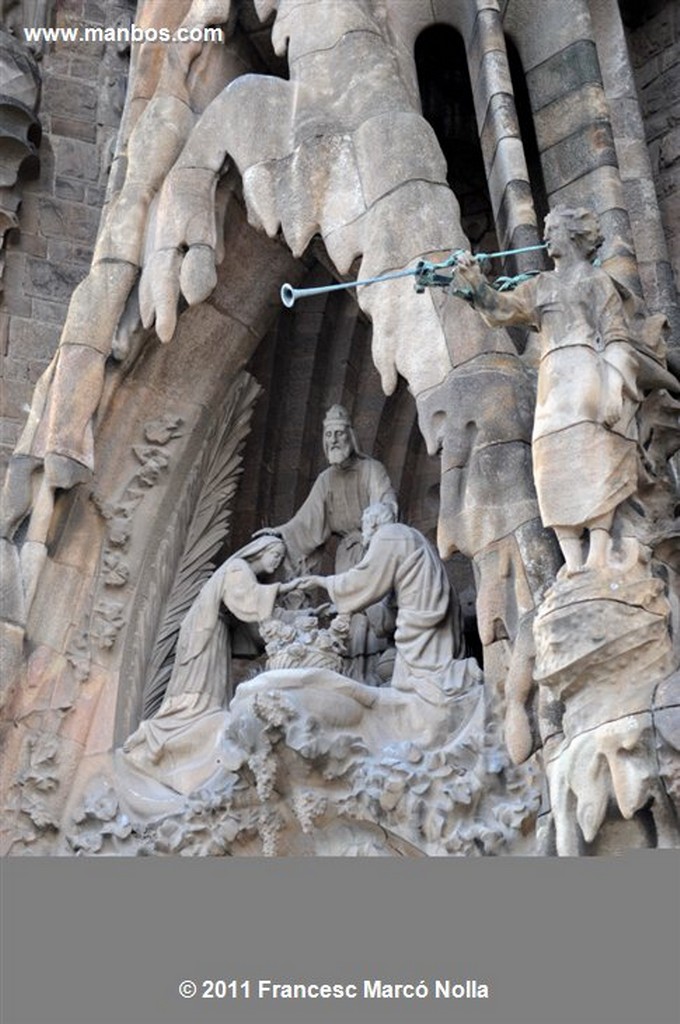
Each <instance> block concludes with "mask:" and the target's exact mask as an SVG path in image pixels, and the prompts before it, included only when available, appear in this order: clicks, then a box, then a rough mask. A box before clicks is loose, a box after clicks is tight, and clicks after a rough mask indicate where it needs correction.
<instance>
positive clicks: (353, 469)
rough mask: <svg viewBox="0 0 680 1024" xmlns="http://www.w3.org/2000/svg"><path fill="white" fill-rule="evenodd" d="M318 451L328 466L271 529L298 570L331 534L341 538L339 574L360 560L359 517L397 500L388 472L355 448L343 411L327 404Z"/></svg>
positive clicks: (337, 552) (338, 552)
mask: <svg viewBox="0 0 680 1024" xmlns="http://www.w3.org/2000/svg"><path fill="white" fill-rule="evenodd" d="M323 449H324V454H325V456H326V459H327V460H328V469H325V470H324V471H323V472H322V473H320V474H319V476H318V477H317V479H316V481H315V482H314V485H313V487H312V489H311V491H310V492H309V495H308V497H307V499H306V501H305V502H304V503H303V505H302V506H301V507H300V508H299V509H298V511H297V512H296V513H295V515H294V516H293V518H292V519H289V520H288V522H287V523H284V524H283V525H282V526H278V527H275V528H274V532H275V533H276V534H278V535H279V536H280V537H282V539H283V540H284V542H285V545H286V549H287V551H288V556H289V559H290V561H291V562H292V564H293V565H294V566H295V567H296V568H297V570H298V572H299V571H301V570H303V569H304V567H305V565H306V563H307V560H308V559H309V557H310V556H311V555H312V554H313V553H314V552H315V551H316V550H317V549H318V548H320V547H321V546H322V545H323V544H324V543H325V542H326V541H327V540H328V539H329V538H330V537H331V536H332V535H333V534H335V535H336V536H338V537H340V543H339V544H338V547H337V550H336V554H335V570H336V572H343V571H344V570H345V569H348V568H350V566H352V565H356V564H357V562H358V561H359V560H360V559H361V556H362V554H363V548H362V546H361V516H362V513H363V511H364V509H365V508H367V507H368V506H369V505H372V504H374V503H375V502H378V501H385V502H390V503H391V504H392V505H393V506H394V508H395V510H396V507H397V498H396V495H395V493H394V490H393V488H392V484H391V483H390V479H389V477H388V475H387V470H386V469H385V467H384V466H383V465H382V463H380V462H378V460H377V459H372V458H369V456H368V455H365V454H364V453H363V452H361V451H360V450H359V445H358V444H357V439H356V436H355V434H354V430H353V429H352V423H351V420H350V418H349V415H348V414H347V410H346V409H344V408H343V407H342V406H341V405H334V406H332V407H331V408H330V409H329V410H328V412H327V413H326V417H325V419H324V422H323Z"/></svg>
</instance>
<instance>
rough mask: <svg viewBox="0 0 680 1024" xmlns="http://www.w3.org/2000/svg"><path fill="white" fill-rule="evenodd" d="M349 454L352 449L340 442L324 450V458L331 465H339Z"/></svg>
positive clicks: (345, 460)
mask: <svg viewBox="0 0 680 1024" xmlns="http://www.w3.org/2000/svg"><path fill="white" fill-rule="evenodd" d="M351 456H352V449H351V447H350V445H348V444H341V445H337V446H335V447H333V448H328V450H327V452H326V458H327V459H328V463H329V465H331V466H341V465H342V464H343V462H347V460H348V459H349V458H351Z"/></svg>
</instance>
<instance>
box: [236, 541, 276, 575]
mask: <svg viewBox="0 0 680 1024" xmlns="http://www.w3.org/2000/svg"><path fill="white" fill-rule="evenodd" d="M235 557H237V558H243V559H245V561H246V562H249V563H250V567H251V568H252V570H253V572H254V573H255V574H256V575H259V574H260V573H263V574H267V575H269V574H271V573H273V572H276V570H277V569H278V568H279V566H280V565H281V563H282V562H283V560H284V558H285V557H286V545H285V544H284V543H283V541H282V540H281V538H280V537H275V536H273V535H272V534H265V535H264V536H262V537H258V538H257V539H256V540H253V541H251V542H250V544H246V546H245V547H244V548H241V550H240V551H237V552H236V555H235Z"/></svg>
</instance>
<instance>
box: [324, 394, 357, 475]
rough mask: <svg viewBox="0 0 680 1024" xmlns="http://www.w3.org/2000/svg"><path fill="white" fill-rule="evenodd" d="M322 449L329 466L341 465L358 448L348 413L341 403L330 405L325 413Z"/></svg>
mask: <svg viewBox="0 0 680 1024" xmlns="http://www.w3.org/2000/svg"><path fill="white" fill-rule="evenodd" d="M323 450H324V453H325V455H326V458H327V460H328V462H329V464H330V465H331V466H341V465H342V464H343V463H344V462H347V460H348V459H350V458H351V457H352V455H354V454H355V453H356V452H357V451H358V450H359V449H358V445H357V440H356V437H355V436H354V431H353V429H352V421H351V420H350V418H349V413H348V412H347V410H346V409H345V407H344V406H342V405H332V406H331V407H330V409H329V410H328V412H327V413H326V416H325V418H324V421H323Z"/></svg>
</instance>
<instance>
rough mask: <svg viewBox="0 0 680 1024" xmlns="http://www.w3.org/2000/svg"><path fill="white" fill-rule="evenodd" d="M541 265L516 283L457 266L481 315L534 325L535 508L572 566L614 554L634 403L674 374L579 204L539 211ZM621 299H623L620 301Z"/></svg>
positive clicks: (591, 564) (628, 482)
mask: <svg viewBox="0 0 680 1024" xmlns="http://www.w3.org/2000/svg"><path fill="white" fill-rule="evenodd" d="M545 238H546V241H547V243H548V254H549V255H550V256H551V257H552V258H553V259H554V261H555V270H554V271H553V272H552V273H545V274H539V275H538V276H537V277H534V278H532V279H531V280H529V281H527V282H525V283H524V284H521V285H520V286H519V287H518V288H517V289H516V291H514V292H511V293H500V292H497V291H494V290H493V289H492V288H491V287H490V286H489V285H488V284H487V283H486V282H485V281H484V279H483V276H482V272H481V270H480V269H479V267H478V265H477V264H476V263H474V262H473V261H472V260H469V259H468V260H464V261H462V262H461V264H460V266H459V271H458V272H459V276H460V277H461V278H462V279H463V281H464V282H465V283H466V284H467V285H469V286H470V288H471V301H472V302H473V304H474V305H475V307H476V308H477V309H479V311H480V312H481V314H482V316H483V317H484V319H485V320H486V322H487V323H488V324H489V325H491V326H507V325H513V324H526V325H528V326H530V327H532V328H533V329H534V330H537V331H539V332H540V343H541V353H540V364H539V373H538V396H537V402H536V411H535V415H534V427H533V435H532V453H533V467H534V480H535V484H536V490H537V494H538V502H539V508H540V511H541V519H542V520H543V524H544V525H545V526H550V527H552V528H553V529H554V530H555V533H556V534H557V539H558V541H559V543H560V547H561V548H562V553H563V555H564V558H565V561H566V571H567V573H568V574H573V573H574V572H577V571H579V570H580V569H581V568H582V567H583V557H582V543H581V536H582V534H583V532H584V530H587V531H588V535H589V545H588V556H587V559H586V562H585V568H587V569H591V568H592V569H596V568H597V569H602V568H605V567H607V566H611V565H614V564H615V563H616V559H615V556H614V554H613V551H612V544H611V541H612V527H613V523H614V516H615V513H616V510H617V509H618V508H619V506H620V505H621V504H622V503H623V502H624V501H625V499H626V498H627V497H629V496H630V495H631V494H633V493H634V492H635V491H636V489H637V477H638V472H637V461H638V456H637V446H636V442H637V436H638V426H637V421H636V412H637V409H638V407H639V403H640V400H641V397H642V388H643V386H644V385H646V387H647V389H649V388H650V387H654V386H655V387H657V388H658V387H663V386H668V385H669V384H670V385H671V386H673V385H674V383H675V382H674V380H673V378H672V377H671V376H670V374H668V373H667V372H666V371H665V370H664V368H663V365H662V362H661V360H662V357H663V351H662V348H661V331H662V326H663V323H664V320H663V318H662V317H656V318H654V319H653V321H651V322H650V321H649V320H648V321H647V322H646V324H645V326H646V328H647V330H646V332H645V333H646V336H643V337H638V336H636V333H635V324H634V323H633V322H632V320H631V317H630V316H629V315H627V314H626V309H625V305H624V298H623V297H622V294H621V288H620V287H619V288H617V285H616V283H615V282H614V280H613V279H612V278H611V277H610V276H609V275H608V274H607V273H606V271H604V270H602V269H601V268H599V267H597V266H593V263H592V260H593V259H594V256H595V253H596V252H597V249H598V247H599V245H600V244H601V242H602V237H601V236H600V233H599V226H598V223H597V219H596V217H595V216H594V215H593V214H592V213H591V212H590V211H588V210H586V209H568V208H565V207H558V208H556V209H555V210H553V212H552V213H551V214H550V215H549V216H548V217H547V218H546V222H545ZM631 301H632V300H631Z"/></svg>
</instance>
